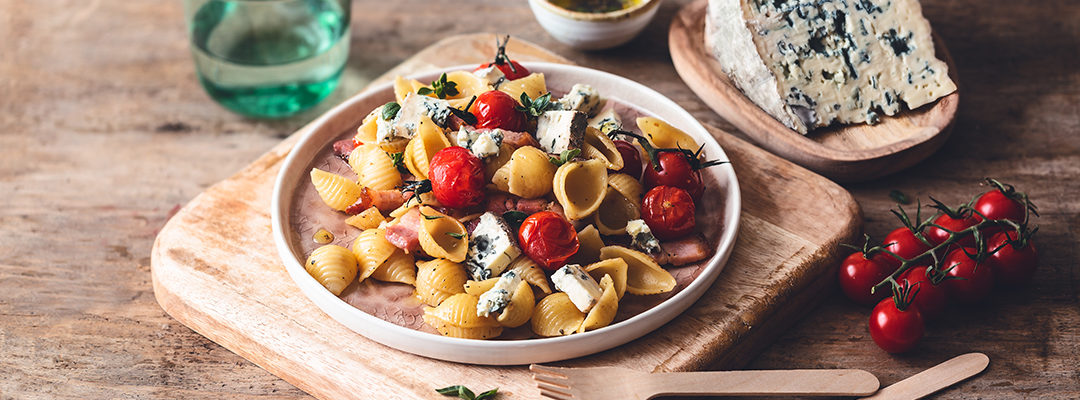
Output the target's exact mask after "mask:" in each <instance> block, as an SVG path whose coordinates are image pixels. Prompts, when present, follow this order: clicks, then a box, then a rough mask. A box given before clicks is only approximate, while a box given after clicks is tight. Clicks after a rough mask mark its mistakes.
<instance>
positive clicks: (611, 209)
mask: <svg viewBox="0 0 1080 400" xmlns="http://www.w3.org/2000/svg"><path fill="white" fill-rule="evenodd" d="M638 204H639V203H638V202H635V201H634V200H632V199H629V198H627V197H626V196H625V195H623V194H622V193H621V192H619V191H617V190H615V188H613V187H611V186H608V188H607V191H606V192H604V201H603V202H602V203H600V208H599V209H597V210H596V213H595V214H593V222H594V223H595V224H596V229H598V230H599V231H600V233H601V234H604V235H622V234H625V233H626V224H627V223H629V222H630V221H632V220H635V219H638V218H640V217H641V209H640V208H639V207H640V206H639V205H638Z"/></svg>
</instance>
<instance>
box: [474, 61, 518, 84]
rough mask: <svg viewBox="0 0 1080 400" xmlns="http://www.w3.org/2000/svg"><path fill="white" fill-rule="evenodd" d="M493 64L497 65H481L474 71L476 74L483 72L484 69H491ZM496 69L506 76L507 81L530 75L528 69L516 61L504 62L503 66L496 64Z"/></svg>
mask: <svg viewBox="0 0 1080 400" xmlns="http://www.w3.org/2000/svg"><path fill="white" fill-rule="evenodd" d="M492 64H495V63H486V64H480V66H479V67H476V69H474V70H473V71H474V72H475V71H479V70H482V69H484V68H487V67H490V66H491V65H492ZM496 67H497V68H499V71H501V72H502V73H503V75H505V76H506V80H508V81H512V80H514V79H520V78H524V77H526V76H529V73H530V72H529V70H528V69H526V68H525V67H523V66H521V64H519V63H518V62H517V61H514V60H509V61H503V62H502V64H496Z"/></svg>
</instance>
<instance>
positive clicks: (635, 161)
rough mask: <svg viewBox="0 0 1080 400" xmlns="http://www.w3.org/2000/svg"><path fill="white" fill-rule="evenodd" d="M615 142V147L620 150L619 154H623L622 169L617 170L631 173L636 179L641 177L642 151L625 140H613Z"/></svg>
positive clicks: (622, 172)
mask: <svg viewBox="0 0 1080 400" xmlns="http://www.w3.org/2000/svg"><path fill="white" fill-rule="evenodd" d="M613 142H615V148H616V149H618V150H619V154H622V159H623V167H622V169H620V170H618V171H616V172H618V173H621V174H627V175H630V176H632V177H634V179H641V151H639V150H638V149H637V147H635V146H634V145H633V144H632V143H630V142H627V141H625V140H613Z"/></svg>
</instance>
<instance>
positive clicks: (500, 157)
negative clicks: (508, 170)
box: [484, 143, 516, 182]
mask: <svg viewBox="0 0 1080 400" xmlns="http://www.w3.org/2000/svg"><path fill="white" fill-rule="evenodd" d="M514 150H516V149H514V146H511V145H509V144H507V143H502V144H500V145H499V154H496V155H494V156H492V157H488V158H486V159H484V179H485V180H487V181H488V182H491V180H492V178H494V177H495V172H496V171H498V170H499V168H502V166H504V165H506V163H507V162H509V161H510V157H513V155H514Z"/></svg>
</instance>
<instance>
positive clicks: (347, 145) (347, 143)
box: [334, 139, 356, 162]
mask: <svg viewBox="0 0 1080 400" xmlns="http://www.w3.org/2000/svg"><path fill="white" fill-rule="evenodd" d="M355 148H356V143H353V140H352V139H342V140H338V141H336V142H334V155H335V156H338V158H340V159H342V160H345V162H349V153H352V151H353V149H355Z"/></svg>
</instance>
